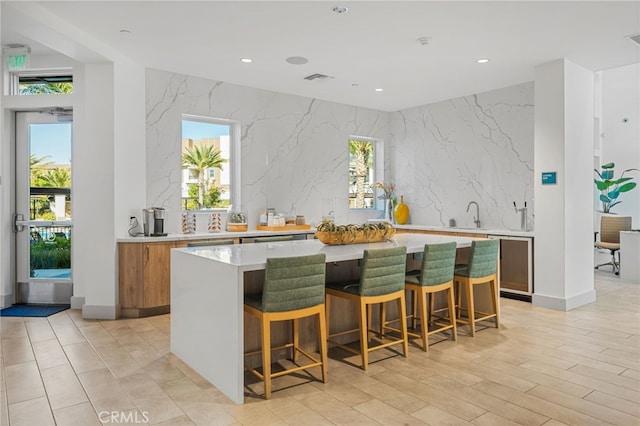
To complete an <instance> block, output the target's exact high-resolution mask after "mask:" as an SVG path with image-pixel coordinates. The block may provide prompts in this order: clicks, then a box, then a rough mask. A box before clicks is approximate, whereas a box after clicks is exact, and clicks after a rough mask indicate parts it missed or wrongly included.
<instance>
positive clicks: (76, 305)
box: [71, 296, 84, 309]
mask: <svg viewBox="0 0 640 426" xmlns="http://www.w3.org/2000/svg"><path fill="white" fill-rule="evenodd" d="M83 305H84V296H71V309H82V306H83Z"/></svg>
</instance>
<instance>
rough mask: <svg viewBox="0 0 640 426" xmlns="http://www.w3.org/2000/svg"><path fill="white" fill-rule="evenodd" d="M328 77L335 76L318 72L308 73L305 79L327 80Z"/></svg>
mask: <svg viewBox="0 0 640 426" xmlns="http://www.w3.org/2000/svg"><path fill="white" fill-rule="evenodd" d="M327 78H333V77H331V76H330V75H325V74H318V73H316V74H311V75H308V76H306V77H305V78H304V79H305V80H309V81H311V80H326V79H327Z"/></svg>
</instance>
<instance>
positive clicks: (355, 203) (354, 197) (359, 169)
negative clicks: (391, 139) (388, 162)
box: [349, 136, 384, 209]
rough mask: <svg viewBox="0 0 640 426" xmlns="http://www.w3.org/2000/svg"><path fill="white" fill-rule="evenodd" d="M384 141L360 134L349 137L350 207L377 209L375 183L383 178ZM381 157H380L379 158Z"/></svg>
mask: <svg viewBox="0 0 640 426" xmlns="http://www.w3.org/2000/svg"><path fill="white" fill-rule="evenodd" d="M381 146H382V141H381V140H379V139H371V138H365V137H359V136H352V137H351V138H349V208H351V209H375V208H376V203H375V191H374V189H373V185H374V183H375V182H376V178H377V179H381V177H382V173H383V170H382V168H383V164H384V163H383V161H382V155H378V153H382V152H383V150H382V149H381ZM378 157H379V158H378Z"/></svg>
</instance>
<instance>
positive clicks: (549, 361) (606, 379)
mask: <svg viewBox="0 0 640 426" xmlns="http://www.w3.org/2000/svg"><path fill="white" fill-rule="evenodd" d="M604 269H606V268H604ZM596 289H597V294H598V297H597V302H596V303H593V304H590V305H587V306H583V307H580V308H578V309H575V310H573V311H570V312H558V311H553V310H548V309H543V308H537V307H533V306H532V305H531V304H528V303H524V302H518V301H513V300H508V299H502V326H501V328H500V329H499V330H497V329H495V328H486V329H484V330H482V331H480V332H479V333H478V334H477V335H476V337H475V338H471V337H468V336H466V335H464V333H463V332H464V329H463V330H461V335H460V337H459V340H458V342H457V343H454V342H451V341H448V340H445V341H441V342H439V343H436V344H434V345H432V346H431V349H430V351H429V353H428V354H425V353H423V352H422V351H421V350H419V349H418V348H417V347H412V348H411V351H410V354H409V358H408V359H404V358H402V357H401V356H390V355H392V353H391V352H384V350H383V351H378V352H376V354H378V357H379V358H380V357H382V358H385V357H386V358H385V359H381V360H379V361H377V362H374V363H372V364H371V366H370V368H369V370H368V371H367V372H364V371H362V370H360V369H358V368H355V367H353V366H351V365H348V364H346V363H344V362H342V361H341V360H339V359H332V360H331V363H330V366H329V383H327V384H322V383H319V382H314V381H311V382H309V381H308V380H307V379H306V377H304V376H300V377H290V376H285V377H281V378H278V379H276V380H275V382H274V387H275V392H274V394H273V399H271V400H270V401H265V400H263V399H261V398H260V397H259V396H257V395H255V394H254V393H253V392H255V391H258V392H260V391H261V384H260V383H256V382H255V381H253V383H252V384H251V385H250V390H249V389H248V392H249V393H248V394H247V398H246V403H245V404H244V405H242V406H238V405H235V404H233V403H232V402H231V401H229V400H228V399H227V398H226V397H225V396H224V395H222V394H221V393H220V392H219V391H217V390H216V389H215V388H214V387H212V386H211V385H209V384H208V383H207V382H206V381H205V380H203V379H202V378H201V377H199V376H198V375H197V374H196V373H194V372H193V371H192V370H191V369H190V368H189V367H187V366H186V365H185V364H184V363H182V362H181V361H180V360H179V359H177V358H176V357H174V356H172V355H171V354H170V353H169V322H170V317H169V316H168V315H163V316H157V317H150V318H146V319H136V320H118V321H88V320H83V319H82V318H81V315H80V312H79V311H74V310H71V311H65V312H62V313H59V314H57V315H54V316H51V317H49V318H24V319H23V318H8V317H3V318H1V327H2V329H1V331H2V351H1V356H2V375H1V376H0V385H1V389H0V416H1V417H0V424H1V425H9V424H10V425H14V426H18V425H29V426H34V425H38V426H40V425H47V424H54V423H56V424H58V425H82V426H84V425H100V424H101V420H102V423H105V424H154V425H155V424H159V425H192V424H197V425H225V424H243V425H263V424H295V425H312V424H314V425H315V424H363V425H372V424H385V425H395V424H398V425H399V424H402V425H407V424H430V425H442V424H456V425H458V424H475V425H492V426H493V425H513V424H523V425H541V424H545V425H549V426H551V425H560V424H569V425H592V424H593V425H595V424H618V425H639V424H640V285H634V284H628V283H623V282H620V280H619V279H618V278H617V277H614V276H613V275H612V274H611V273H610V272H606V271H604V270H602V271H597V272H596ZM434 340H437V339H434ZM332 353H333V354H334V355H341V354H340V353H338V352H335V351H332ZM338 358H339V357H338ZM352 359H353V360H354V361H355V360H356V359H355V358H352ZM220 368H224V366H220ZM112 412H113V414H112ZM112 416H113V417H112Z"/></svg>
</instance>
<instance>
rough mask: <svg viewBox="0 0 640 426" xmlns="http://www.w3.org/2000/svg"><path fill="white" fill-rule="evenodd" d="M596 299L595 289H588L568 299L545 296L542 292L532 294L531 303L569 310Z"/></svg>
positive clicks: (559, 309) (558, 309)
mask: <svg viewBox="0 0 640 426" xmlns="http://www.w3.org/2000/svg"><path fill="white" fill-rule="evenodd" d="M595 301H596V291H595V290H589V291H587V292H585V293H582V294H578V295H576V296H573V297H570V298H568V299H562V298H559V297H553V296H545V295H543V294H535V293H534V294H533V297H532V298H531V303H532V304H533V305H534V306H541V307H543V308H549V309H555V310H557V311H570V310H572V309H575V308H578V307H580V306H582V305H587V304H589V303H593V302H595Z"/></svg>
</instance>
